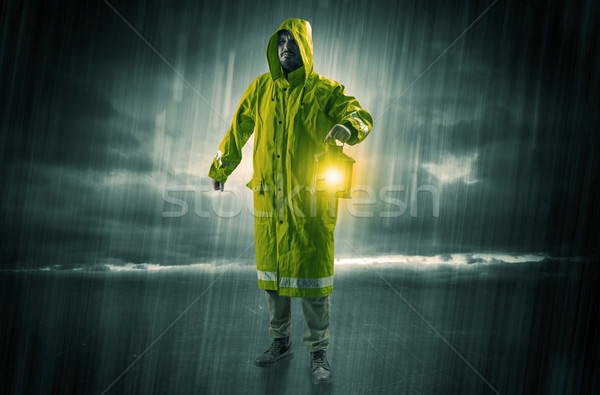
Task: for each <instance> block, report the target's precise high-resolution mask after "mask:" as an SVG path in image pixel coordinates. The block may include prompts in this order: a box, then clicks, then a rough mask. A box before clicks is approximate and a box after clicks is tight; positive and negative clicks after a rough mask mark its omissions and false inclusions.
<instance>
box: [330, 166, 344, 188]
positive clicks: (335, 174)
mask: <svg viewBox="0 0 600 395" xmlns="http://www.w3.org/2000/svg"><path fill="white" fill-rule="evenodd" d="M343 180H344V177H343V175H342V172H341V171H339V170H338V169H335V168H330V169H327V171H326V172H325V182H326V183H327V184H328V185H330V186H338V185H340V184H341V183H342V181H343Z"/></svg>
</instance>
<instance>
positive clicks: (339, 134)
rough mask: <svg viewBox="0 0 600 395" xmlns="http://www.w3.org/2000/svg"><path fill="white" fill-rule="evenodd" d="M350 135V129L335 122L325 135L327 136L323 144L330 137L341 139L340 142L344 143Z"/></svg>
mask: <svg viewBox="0 0 600 395" xmlns="http://www.w3.org/2000/svg"><path fill="white" fill-rule="evenodd" d="M351 135H352V134H351V133H350V129H348V128H347V127H346V126H344V125H340V124H337V125H335V126H334V127H332V128H331V130H330V131H329V134H328V135H327V137H325V144H327V142H328V141H329V140H330V139H336V140H338V141H341V142H342V143H345V142H346V141H348V139H349V138H350V136H351Z"/></svg>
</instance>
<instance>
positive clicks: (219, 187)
mask: <svg viewBox="0 0 600 395" xmlns="http://www.w3.org/2000/svg"><path fill="white" fill-rule="evenodd" d="M210 180H211V181H212V186H213V189H214V190H215V191H222V190H223V187H224V186H225V184H224V183H222V182H219V181H217V180H215V179H213V178H211V179H210Z"/></svg>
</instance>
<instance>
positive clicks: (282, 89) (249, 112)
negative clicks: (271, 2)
mask: <svg viewBox="0 0 600 395" xmlns="http://www.w3.org/2000/svg"><path fill="white" fill-rule="evenodd" d="M267 61H268V63H269V70H270V72H269V73H266V74H263V75H261V76H260V77H258V78H257V79H255V80H254V82H252V84H251V85H250V86H249V87H248V89H247V90H246V92H245V93H244V96H243V97H242V100H241V101H240V104H239V107H238V109H237V111H236V113H235V115H234V117H233V122H232V125H231V127H230V129H229V131H228V132H227V135H226V136H225V138H224V139H223V141H222V142H221V145H220V146H219V150H218V151H217V155H216V157H215V158H214V160H213V163H212V166H211V168H210V171H209V173H208V175H209V177H211V179H212V183H213V186H214V189H215V190H223V184H224V183H225V181H226V180H227V177H228V176H229V175H230V174H231V173H232V172H233V170H234V169H235V168H236V167H237V165H238V164H239V163H240V161H241V159H242V147H243V146H244V144H245V143H246V141H247V140H248V139H249V138H250V136H251V134H252V133H253V132H256V134H255V136H254V153H253V167H254V175H253V177H252V180H251V181H250V182H249V183H248V184H246V185H247V186H248V187H249V188H251V189H252V190H253V197H254V231H255V244H256V265H257V269H258V270H257V271H258V285H259V287H260V288H261V289H264V290H265V291H266V298H267V305H268V307H269V314H270V322H269V335H270V336H271V337H273V338H274V340H273V343H272V344H271V347H270V348H269V349H268V350H267V351H266V352H265V353H264V354H263V355H261V356H259V357H258V358H257V359H256V361H255V365H257V366H261V367H266V366H271V365H273V364H276V363H278V362H279V361H282V360H285V359H291V358H292V357H293V351H292V343H291V342H290V340H289V336H290V335H291V333H292V322H291V312H290V297H299V298H302V310H303V312H304V318H305V321H306V329H305V331H304V337H303V340H304V344H305V345H306V347H307V348H308V349H309V351H310V352H311V369H312V382H313V383H329V382H331V381H332V380H333V375H332V373H331V368H330V366H329V363H328V361H327V357H326V350H327V348H328V345H329V318H330V301H329V294H330V293H331V291H332V290H333V255H334V240H333V232H334V228H335V224H336V221H337V199H329V197H328V196H326V194H325V193H323V192H317V193H315V194H313V193H312V192H311V191H310V190H309V188H308V187H309V186H310V185H311V184H310V183H311V179H312V176H313V172H314V162H315V160H314V155H315V154H316V153H319V152H323V151H325V150H326V144H327V143H328V142H329V141H330V140H332V141H335V140H338V141H341V142H342V143H347V144H350V145H354V144H356V143H358V142H360V141H362V140H364V139H365V137H366V136H367V135H368V134H369V132H370V131H371V128H372V125H373V119H372V117H371V115H370V114H369V113H368V112H367V111H366V110H363V109H362V108H361V107H360V104H359V103H358V101H356V99H355V98H354V97H351V96H346V95H345V94H344V87H343V86H342V85H340V84H339V83H337V82H335V81H332V80H329V79H327V78H324V77H322V76H320V75H319V74H317V73H315V72H314V71H313V44H312V32H311V26H310V24H309V23H308V22H307V21H304V20H301V19H295V18H292V19H287V20H286V21H285V22H283V24H282V25H281V27H280V28H279V29H277V31H276V32H275V33H274V34H273V35H272V36H271V39H270V40H269V43H268V46H267Z"/></svg>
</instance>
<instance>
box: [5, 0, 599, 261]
mask: <svg viewBox="0 0 600 395" xmlns="http://www.w3.org/2000/svg"><path fill="white" fill-rule="evenodd" d="M84 3H85V4H84ZM599 10H600V8H599V6H598V5H597V2H595V1H585V2H566V1H563V2H558V1H544V2H542V1H539V2H538V1H516V0H509V1H503V0H497V1H494V0H490V1H467V2H462V1H461V2H448V1H398V2H384V1H369V2H351V1H339V2H334V1H327V0H320V1H306V2H294V3H288V2H281V1H279V2H276V1H254V2H239V1H219V2H209V1H207V2H195V1H194V2H192V1H190V2H167V1H164V2H163V1H153V2H137V1H135V2H132V1H117V0H111V1H108V2H106V1H89V2H66V1H64V2H58V3H53V2H34V1H23V2H5V3H3V5H2V14H1V18H2V19H1V21H2V22H1V26H2V27H1V29H2V30H1V37H2V38H1V42H0V48H1V49H0V57H1V58H0V66H1V69H0V70H1V76H2V79H1V82H0V85H1V86H2V95H1V96H0V105H1V107H0V108H1V109H0V114H1V118H0V125H1V131H2V133H1V139H0V155H1V159H0V166H1V169H2V177H1V181H0V188H1V189H0V208H1V210H2V214H1V219H0V221H1V223H0V226H1V227H2V230H1V234H2V236H1V237H0V243H1V244H0V253H1V265H2V267H5V268H12V267H45V266H51V265H62V266H65V267H72V266H94V265H103V264H107V263H112V264H123V263H153V264H159V265H174V264H175V265H182V264H189V263H204V262H217V263H219V262H231V261H232V260H234V259H236V258H238V257H240V256H241V258H238V261H239V262H240V263H246V264H252V263H253V258H254V257H253V252H254V249H253V247H251V246H252V244H253V240H254V237H253V231H254V227H253V218H252V215H251V213H250V211H249V210H250V209H251V199H252V196H251V192H250V191H249V190H248V189H247V188H246V187H245V184H246V182H248V181H249V180H250V178H251V177H252V149H251V146H252V140H251V141H250V142H249V143H248V144H247V146H246V147H245V148H244V160H243V162H242V164H241V165H240V166H239V167H238V169H237V170H236V171H235V173H234V174H233V175H232V176H231V177H230V179H229V180H228V182H227V183H226V185H225V189H226V190H227V191H228V192H226V193H217V192H211V191H209V188H210V180H209V179H208V177H207V173H208V169H209V167H210V164H211V161H212V158H213V157H214V155H215V152H216V150H217V148H218V145H219V143H220V141H221V139H222V138H223V136H224V135H225V132H226V131H227V128H228V125H229V122H231V118H232V116H233V112H234V111H235V109H236V108H237V105H238V102H239V99H240V97H241V95H242V94H243V92H244V91H245V89H246V87H247V86H248V85H249V84H250V83H251V82H252V80H253V79H254V78H256V77H257V76H258V75H260V74H262V73H265V72H267V71H268V66H267V61H266V55H265V53H266V45H267V40H268V38H269V37H270V35H271V34H272V33H273V32H274V31H275V30H276V29H277V28H278V27H279V25H280V24H281V22H282V21H283V20H285V19H286V18H289V17H297V18H302V19H306V20H308V21H310V23H311V25H312V28H313V40H314V69H315V71H316V72H318V73H320V74H322V75H324V76H326V77H328V78H331V79H334V80H336V81H338V82H340V83H342V84H343V85H344V86H345V87H346V92H347V93H348V94H350V95H352V96H355V97H356V98H357V99H358V100H359V102H360V103H361V105H362V106H363V107H364V108H366V109H367V110H369V111H370V112H371V114H372V115H373V118H374V120H375V122H374V124H375V127H374V129H373V131H372V133H371V135H370V136H368V137H367V139H366V140H365V141H364V142H362V143H361V144H358V145H356V146H354V147H346V152H347V153H348V155H350V156H352V157H353V158H354V159H355V160H356V165H355V177H354V180H353V181H354V187H355V188H356V190H355V191H354V193H353V199H351V200H348V201H343V203H342V205H341V207H340V211H339V213H338V215H339V216H338V226H337V228H336V257H338V258H340V257H352V256H353V255H355V254H356V252H360V254H361V255H362V256H368V257H373V256H380V255H394V254H396V255H397V254H407V255H410V254H418V255H432V254H452V253H459V252H460V253H464V252H503V253H514V254H522V253H543V254H549V255H560V256H573V255H576V256H581V255H597V254H598V247H597V246H598V245H600V237H599V233H598V229H597V228H598V226H597V225H598V223H599V220H600V215H599V209H598V207H597V205H596V204H595V203H596V202H597V200H598V197H599V193H598V192H599V188H600V187H599V186H598V185H599V181H600V177H599V169H600V167H599V160H598V155H599V152H598V148H599V145H598V143H599V139H598V131H597V130H598V129H599V126H600V116H599V114H600V98H599V92H600V76H599V75H600V74H599V73H598V70H600V51H599V49H600V48H599V46H600V44H599V39H598V37H600V28H599V22H598V21H599V20H600V11H599ZM438 203H439V205H438ZM249 247H250V248H249Z"/></svg>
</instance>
